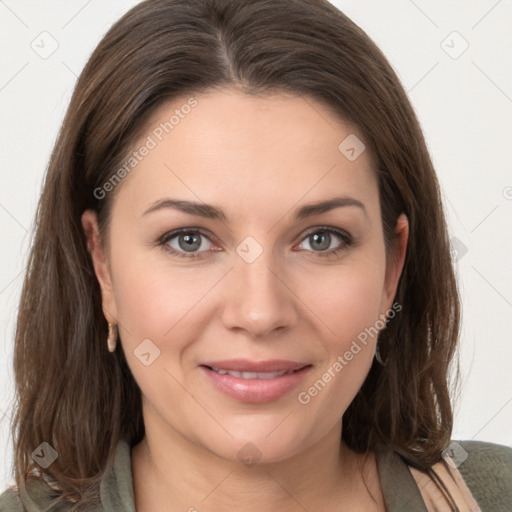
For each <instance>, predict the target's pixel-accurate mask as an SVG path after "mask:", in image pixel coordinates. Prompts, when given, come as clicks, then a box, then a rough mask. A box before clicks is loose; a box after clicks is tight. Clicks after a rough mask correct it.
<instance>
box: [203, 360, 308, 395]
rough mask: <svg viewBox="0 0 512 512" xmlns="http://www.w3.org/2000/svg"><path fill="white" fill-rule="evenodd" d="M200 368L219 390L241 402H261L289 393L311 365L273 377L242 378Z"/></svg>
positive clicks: (204, 367)
mask: <svg viewBox="0 0 512 512" xmlns="http://www.w3.org/2000/svg"><path fill="white" fill-rule="evenodd" d="M200 368H201V369H202V370H203V372H204V373H205V375H206V376H207V378H208V379H210V382H212V383H213V385H214V386H215V387H216V388H217V389H218V390H219V391H222V392H223V393H225V394H226V395H229V396H231V397H233V398H236V399H238V400H240V401H241V402H248V403H254V404H263V403H267V402H273V401H275V400H278V399H279V398H282V397H283V396H285V395H286V394H287V393H289V392H290V391H291V390H292V389H293V388H295V387H296V386H297V385H298V384H299V383H300V382H301V381H302V379H303V378H304V377H305V375H306V374H307V373H308V372H309V370H310V369H311V366H305V367H304V368H301V369H300V370H297V371H295V372H293V373H287V374H285V375H281V377H274V378H273V379H242V378H239V377H233V376H232V375H229V374H224V375H221V374H220V373H217V372H216V371H214V370H210V368H207V367H206V366H201V367H200Z"/></svg>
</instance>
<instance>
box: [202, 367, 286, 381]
mask: <svg viewBox="0 0 512 512" xmlns="http://www.w3.org/2000/svg"><path fill="white" fill-rule="evenodd" d="M212 370H213V371H214V372H217V373H218V374H219V375H226V374H227V375H231V376H232V377H237V378H239V379H274V378H276V377H281V375H284V374H285V373H291V372H288V371H286V370H282V371H280V372H237V371H234V370H222V369H220V370H217V369H216V368H212Z"/></svg>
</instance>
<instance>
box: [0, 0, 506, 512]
mask: <svg viewBox="0 0 512 512" xmlns="http://www.w3.org/2000/svg"><path fill="white" fill-rule="evenodd" d="M37 221H38V223H37V233H36V236H35V241H34V245H33V248H32V253H31V256H30V260H29V264H28V270H27V274H26V279H25V283H24V288H23V293H22V297H21V303H20V308H19V317H18V324H17V332H16V342H15V343H16V344H15V361H14V364H15V377H16V386H17V397H18V402H17V408H16V416H15V419H14V422H13V434H14V436H15V478H16V484H17V487H16V488H12V489H8V490H7V491H6V492H5V493H4V494H3V496H2V497H1V498H0V510H2V511H4V510H9V511H12V510H20V511H21V510H43V509H44V510H105V511H109V510H131V511H134V510H137V512H147V511H151V512H158V511H161V510H173V511H174V510H188V511H195V510H198V511H227V510H230V511H231V510H243V511H255V510H258V511H260V510H265V511H267V512H268V511H270V512H271V511H274V510H285V511H295V510H297V511H298V510H301V511H303V510H311V511H312V510H327V511H337V510H344V511H349V510H371V511H383V510H414V511H416V510H429V511H431V510H479V509H481V510H506V509H507V507H510V505H511V503H512V499H511V496H512V489H511V484H510V478H509V476H510V474H511V471H512V450H510V449H508V448H505V447H500V446H496V445H491V444H487V443H471V442H469V443H462V442H461V443H460V444H458V443H452V444H450V436H451V429H452V410H451V404H450V397H449V389H448V370H449V368H450V363H451V360H452V356H453V353H454V350H455V347H456V344H457V339H458V332H459V301H458V296H457V288H456V283H455V278H454V273H453V269H452V265H451V258H450V249H449V242H448V236H447V229H446V224H445V219H444V213H443V209H442V204H441V199H440V191H439V185H438V182H437V179H436V176H435V172H434V170H433V167H432V163H431V160H430V157H429V155H428V151H427V149H426V145H425V142H424V139H423V135H422V132H421V129H420V127H419V125H418V121H417V119H416V117H415V114H414V112H413V109H412V107H411V105H410V103H409V101H408V99H407V97H406V94H405V93H404V91H403V88H402V87H401V85H400V83H399V80H398V78H397V77H396V75H395V73H394V72H393V70H392V69H391V67H390V65H389V64H388V62H387V61H386V59H385V57H384V56H383V55H382V54H381V52H380V51H379V50H378V49H377V47H376V46H375V45H374V44H373V43H372V42H371V41H370V40H369V38H368V36H367V35H366V34H365V33H364V32H363V31H362V30H360V29H359V28H358V27H357V26H355V25H354V24H353V23H352V22H351V21H350V20H349V19H347V18H346V17H345V16H344V15H343V14H342V13H341V12H339V11H338V10H337V9H336V8H334V7H333V6H332V5H331V4H329V3H328V2H326V1H323V0H314V1H313V0H277V1H268V0H256V1H251V2H243V1H234V0H232V1H229V0H192V1H190V0H187V1H184V0H148V1H146V2H143V3H141V4H139V5H137V6H136V7H134V8H133V9H132V10H131V11H130V12H128V13H127V14H126V15H125V16H124V17H123V18H122V19H121V20H120V21H119V22H117V23H116V24H115V25H114V27H113V28H112V29H111V30H110V31H109V32H108V33H107V35H106V36H105V37H104V39H103V40H102V41H101V42H100V44H99V45H98V47H97V48H96V50H95V52H94V53H93V55H92V56H91V58H90V60H89V62H88V64H87V65H86V67H85V69H84V70H83V72H82V75H81V77H80V79H79V81H78V83H77V86H76V89H75V92H74V95H73V98H72V100H71V104H70V106H69V109H68V113H67V115H66V118H65V120H64V123H63V126H62V130H61V133H60V135H59V139H58V141H57V143H56V146H55V150H54V152H53V154H52V158H51V162H50V165H49V169H48V172H47V176H46V181H45V184H44V189H43V193H42V196H41V200H40V204H39V210H38V217H37ZM43 360H44V361H45V365H41V364H40V362H41V361H43ZM507 472H508V473H507ZM482 475H485V477H482ZM484 478H485V479H487V480H484Z"/></svg>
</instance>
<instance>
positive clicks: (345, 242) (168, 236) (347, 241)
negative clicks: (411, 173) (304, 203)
mask: <svg viewBox="0 0 512 512" xmlns="http://www.w3.org/2000/svg"><path fill="white" fill-rule="evenodd" d="M183 233H187V234H191V233H192V234H200V235H202V236H204V237H205V238H207V239H208V240H210V237H209V234H208V233H207V232H206V231H204V230H203V229H201V228H181V229H177V230H174V231H170V232H168V233H165V234H164V235H162V236H161V237H160V238H159V239H158V240H157V244H158V245H159V246H161V247H162V248H163V249H164V250H166V251H167V252H169V253H171V254H172V255H174V256H177V257H178V258H185V259H189V260H193V259H198V258H201V257H202V254H203V253H204V252H209V251H201V252H197V253H186V252H181V251H176V250H175V249H173V248H172V247H170V246H169V245H167V244H168V242H169V241H170V240H172V239H173V238H175V237H176V236H178V235H180V234H183ZM316 233H329V234H334V235H336V236H338V237H339V238H341V240H342V243H341V245H340V246H339V247H337V248H336V249H331V250H330V251H308V252H314V253H315V254H316V255H318V256H320V257H323V258H329V257H330V258H332V257H335V256H337V255H338V254H339V253H340V252H342V251H346V250H347V249H348V248H350V247H351V246H352V245H353V244H354V239H353V238H352V236H351V235H349V234H348V233H347V232H345V231H342V230H340V229H336V228H331V227H328V226H318V227H315V228H314V229H313V230H310V231H309V232H308V233H306V234H305V235H304V237H303V238H302V239H301V242H300V243H302V242H304V240H306V239H307V238H308V237H310V236H311V235H314V234H316ZM210 242H211V240H210Z"/></svg>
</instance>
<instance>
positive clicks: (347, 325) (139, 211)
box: [83, 90, 407, 461]
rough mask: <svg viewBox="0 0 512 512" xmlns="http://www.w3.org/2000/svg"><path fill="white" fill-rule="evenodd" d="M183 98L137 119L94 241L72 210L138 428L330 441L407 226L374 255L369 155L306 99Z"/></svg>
mask: <svg viewBox="0 0 512 512" xmlns="http://www.w3.org/2000/svg"><path fill="white" fill-rule="evenodd" d="M195 102H196V103H195V104H194V106H193V108H183V105H185V104H187V98H185V99H183V100H182V101H174V102H173V103H172V104H170V105H165V106H162V107H161V108H160V109H159V110H158V111H157V113H156V114H155V115H154V116H153V119H152V120H151V122H150V123H149V124H148V127H147V130H146V131H145V133H144V135H143V136H142V137H141V139H140V143H139V144H137V145H136V147H135V148H134V151H136V150H137V151H138V150H139V149H140V148H141V146H143V145H145V146H146V147H148V148H149V150H148V151H144V150H142V151H139V156H140V159H139V157H137V165H136V166H135V167H134V168H133V169H132V170H130V172H129V173H128V174H127V176H126V177H124V179H123V181H122V183H121V184H119V185H117V187H118V189H117V190H115V191H114V192H115V194H114V199H113V205H112V218H111V224H110V226H109V230H108V243H107V246H104V247H102V246H101V243H100V242H99V239H98V238H97V225H96V220H95V216H94V213H93V212H91V211H89V212H86V213H85V214H84V216H83V225H84V229H85V231H86V233H87V236H88V238H89V242H90V248H91V252H92V256H93V261H94V265H95V270H96V274H97V276H98V280H99V282H100V285H101V289H102V297H103V310H104V313H105V316H106V318H107V319H108V320H109V321H110V322H112V323H114V324H118V325H119V334H120V339H121V342H122V347H123V350H124V352H125V354H126V358H127V361H128V364H129V366H130V368H131V371H132V373H133V375H134V377H135V379H136V381H137V383H138V385H139V386H140V388H141V391H142V394H143V401H144V419H145V423H146V431H147V432H148V433H149V432H155V433H156V432H158V433H159V434H158V435H167V434H169V436H171V435H172V436H178V437H179V438H180V439H182V440H185V441H187V442H190V443H192V444H193V445H195V446H197V447H200V448H203V449H205V450H207V451H209V452H210V453H213V454H216V455H218V456H220V457H222V458H225V459H230V460H236V459H237V457H238V458H240V457H245V456H246V455H248V456H253V457H256V456H257V457H258V458H260V459H261V460H262V461H278V460H283V459H285V458H287V457H290V456H292V455H294V454H297V453H299V452H300V451H301V450H306V449H308V448H309V447H313V446H314V445H315V443H318V442H319V441H320V440H321V439H323V438H326V436H334V437H337V438H339V434H340V429H341V425H342V421H341V420H342V416H343V413H344V411H345V410H346V408H347V407H348V405H349V404H350V402H351V401H352V400H353V398H354V396H355V394H356V393H357V391H358V389H359V388H360V386H361V385H362V383H363V381H364V379H365V377H366V375H367V373H368V371H369V368H370V366H371V364H372V359H373V356H374V351H375V344H376V339H377V337H376V336H375V331H376V328H377V329H378V328H382V326H383V324H384V322H383V318H384V316H383V315H386V314H387V313H388V312H389V311H390V309H391V308H392V304H393V297H394V294H395V291H396V286H397V282H398V278H399V275H400V272H401V268H402V264H403V256H404V251H405V242H406V238H407V226H406V219H404V218H401V219H400V221H399V223H398V224H397V233H398V236H397V239H396V242H395V245H394V246H393V247H392V250H393V251H394V252H393V257H389V256H388V258H386V251H385V243H384V237H383V231H382V222H381V214H380V205H379V193H378V186H377V180H376V177H375V174H374V171H373V170H372V163H371V160H370V156H369V154H368V151H363V152H362V153H361V154H360V155H359V156H358V157H357V158H356V159H354V155H355V156H357V153H358V152H359V150H360V149H361V148H362V146H360V145H356V146H354V140H356V139H354V138H353V137H354V136H356V137H358V139H359V141H362V136H361V135H360V133H359V131H358V130H357V129H356V128H355V127H354V126H351V125H349V124H346V123H344V122H342V121H341V120H340V119H338V118H337V117H335V116H334V115H333V114H331V113H330V112H329V111H328V110H327V109H326V108H325V107H323V106H322V105H321V104H319V103H317V102H315V101H314V100H312V99H307V100H306V99H304V98H303V97H298V96H291V95H271V96H265V97H258V96H249V95H245V94H242V93H240V92H235V91H232V90H223V91H218V90H217V91H214V92H211V93H207V94H202V95H197V96H195ZM175 110H179V112H180V113H181V115H179V116H178V117H179V122H177V123H175V124H174V126H173V127H172V129H170V128H169V124H167V125H165V123H166V122H167V123H168V122H169V119H170V118H171V116H172V115H173V114H174V113H175ZM184 112H187V113H186V114H184ZM176 119H177V118H176ZM174 121H175V120H174ZM162 127H165V128H167V130H165V129H164V128H162ZM349 136H350V137H351V139H348V141H349V142H350V141H352V144H349V145H348V146H349V148H348V149H347V148H346V147H345V146H346V145H347V143H345V146H344V145H343V144H342V146H341V147H342V150H340V149H338V147H339V146H340V143H342V141H344V140H345V139H346V138H347V137H349ZM148 137H149V138H148ZM360 143H361V142H357V140H356V144H360ZM352 146H354V147H355V152H352V151H351V150H350V147H352ZM142 153H144V155H142ZM347 156H348V157H350V158H348V157H347ZM139 160H140V161H139ZM114 192H112V191H111V192H108V193H111V194H112V193H114ZM173 201H178V202H179V203H176V202H174V203H173ZM323 202H328V203H327V205H326V206H324V207H319V208H313V207H311V205H318V204H319V203H323ZM191 203H195V204H196V206H194V205H192V204H191ZM107 247H108V251H107ZM386 261H387V262H388V263H387V264H386ZM363 340H364V341H363ZM155 435H156V434H155ZM247 443H251V444H247ZM246 452H248V453H246ZM251 452H252V453H251Z"/></svg>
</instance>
